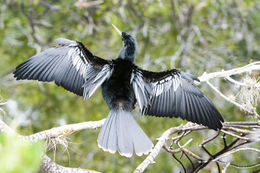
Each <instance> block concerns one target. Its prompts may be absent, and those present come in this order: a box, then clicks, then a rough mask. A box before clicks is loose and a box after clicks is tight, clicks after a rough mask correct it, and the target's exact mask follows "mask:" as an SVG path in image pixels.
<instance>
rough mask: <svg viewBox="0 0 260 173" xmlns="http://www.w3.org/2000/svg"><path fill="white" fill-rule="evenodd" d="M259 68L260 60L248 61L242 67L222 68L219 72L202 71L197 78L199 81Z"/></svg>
mask: <svg viewBox="0 0 260 173" xmlns="http://www.w3.org/2000/svg"><path fill="white" fill-rule="evenodd" d="M257 70H260V61H256V62H253V63H250V64H248V65H245V66H243V67H238V68H234V69H231V70H222V71H220V72H214V73H206V72H205V73H204V74H203V75H202V76H200V77H199V80H200V81H201V82H207V81H209V80H210V79H213V78H219V77H224V78H225V77H229V76H232V75H236V74H241V73H245V72H251V71H257Z"/></svg>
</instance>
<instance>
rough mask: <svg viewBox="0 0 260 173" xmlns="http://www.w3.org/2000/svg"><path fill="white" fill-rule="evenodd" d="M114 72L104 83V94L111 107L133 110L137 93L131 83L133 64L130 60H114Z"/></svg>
mask: <svg viewBox="0 0 260 173" xmlns="http://www.w3.org/2000/svg"><path fill="white" fill-rule="evenodd" d="M113 65H114V66H113V73H112V75H111V77H110V78H109V79H108V80H107V81H105V82H104V83H103V84H102V95H103V97H104V100H105V101H106V103H107V104H108V106H109V108H110V109H115V108H116V109H118V108H119V109H124V110H132V109H133V105H134V102H135V95H134V91H133V87H132V85H131V76H132V70H133V64H132V63H131V62H130V61H127V60H122V59H116V60H114V61H113Z"/></svg>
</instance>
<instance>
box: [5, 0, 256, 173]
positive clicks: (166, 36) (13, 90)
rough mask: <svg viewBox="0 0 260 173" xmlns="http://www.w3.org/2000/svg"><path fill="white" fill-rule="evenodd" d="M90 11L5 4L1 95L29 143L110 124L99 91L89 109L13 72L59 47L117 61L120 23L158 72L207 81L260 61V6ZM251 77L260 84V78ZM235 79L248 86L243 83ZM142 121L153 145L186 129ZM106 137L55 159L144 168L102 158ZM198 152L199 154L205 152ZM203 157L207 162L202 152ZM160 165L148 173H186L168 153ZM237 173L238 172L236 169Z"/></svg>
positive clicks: (73, 5) (230, 117) (119, 4)
mask: <svg viewBox="0 0 260 173" xmlns="http://www.w3.org/2000/svg"><path fill="white" fill-rule="evenodd" d="M81 2H83V3H81ZM90 2H91V1H77V0H71V1H69V0H66V1H64V0H63V1H62V0H57V1H52V0H28V1H20V0H2V1H0V38H1V40H0V57H1V59H0V60H1V63H0V94H1V95H2V96H3V97H4V98H5V99H6V100H7V99H10V100H11V101H9V102H8V106H7V107H6V109H8V111H7V112H10V111H11V110H12V113H10V114H8V115H6V116H4V119H5V121H6V122H11V121H12V120H13V119H18V123H19V126H20V127H21V128H20V129H19V130H20V133H22V134H25V135H26V134H32V133H35V132H39V131H41V130H44V129H49V128H52V127H54V126H59V125H63V124H68V123H76V122H82V121H89V120H99V119H101V118H103V117H105V116H107V114H108V111H109V110H108V108H107V106H106V104H105V102H104V101H103V99H102V97H101V93H100V91H98V92H97V93H95V94H94V95H93V96H92V97H91V98H90V99H89V100H87V101H84V100H83V98H80V97H78V96H75V95H73V94H72V93H69V92H67V91H65V90H64V89H63V88H61V87H57V86H55V85H54V84H53V83H51V84H50V83H49V84H46V83H38V82H31V81H26V82H19V83H18V82H16V81H14V79H13V77H12V75H11V73H12V71H13V70H14V68H15V67H16V66H17V65H18V64H19V63H21V62H22V61H24V60H26V59H27V58H29V57H30V56H32V55H34V54H35V53H38V52H40V51H41V50H44V49H46V48H48V47H50V46H53V45H55V39H56V38H58V37H65V38H68V39H72V40H79V41H82V42H83V43H84V44H85V45H86V46H87V47H88V48H89V49H90V50H91V51H92V52H93V53H94V54H96V55H98V56H100V57H104V58H106V59H112V58H115V57H116V56H117V53H118V52H119V50H120V48H121V47H122V42H121V40H120V37H119V36H118V35H117V33H116V32H114V30H113V28H112V27H111V24H112V23H113V24H115V25H116V26H117V27H118V28H119V29H121V30H123V31H130V32H131V33H132V34H134V35H135V36H136V39H137V42H138V52H137V64H138V65H139V66H141V67H142V68H144V69H149V70H154V71H159V70H165V69H169V68H173V67H176V68H180V69H181V70H183V71H186V72H189V73H193V74H195V75H201V74H202V73H203V72H204V71H207V72H213V71H219V70H221V69H230V68H233V67H237V66H240V65H245V64H247V63H248V62H249V61H250V60H260V54H259V52H260V40H259V39H258V38H260V22H259V21H260V20H259V19H260V2H259V1H258V0H236V1H233V0H227V1H223V0H204V1H198V0H192V1H191V0H189V1H188V0H184V1H178V0H177V1H174V0H169V1H160V0H153V1H138V0H123V1H118V0H107V1H104V2H102V3H101V4H98V5H95V4H94V5H91V4H88V3H90ZM84 3H85V6H84V5H83V4H84ZM86 3H87V7H86ZM251 75H255V78H258V75H259V74H251ZM235 77H236V78H237V79H240V77H241V76H235ZM212 83H214V84H215V85H216V86H218V88H220V89H221V91H223V92H224V93H225V94H227V95H229V93H232V92H238V88H234V87H230V86H231V85H229V83H226V82H225V81H222V80H219V79H216V80H214V81H212ZM201 88H202V90H203V91H204V92H205V93H206V95H207V96H208V97H209V98H211V99H212V100H213V102H214V103H215V105H216V106H217V107H218V109H219V110H220V112H221V113H222V114H223V116H224V118H225V120H227V121H238V120H239V121H243V120H252V119H253V118H252V117H249V116H246V115H245V114H244V113H243V112H241V111H240V110H238V109H237V108H235V107H234V106H233V105H231V104H229V103H227V102H225V101H223V99H222V98H220V97H218V96H217V95H215V94H214V92H212V90H209V89H208V88H207V87H206V85H202V86H201ZM231 97H234V96H231ZM12 101H13V102H15V103H14V104H13V102H12ZM258 109H259V108H258ZM134 114H135V115H136V118H137V119H138V121H139V124H140V125H141V127H142V128H143V129H144V131H145V132H146V133H147V134H148V136H149V137H150V138H151V139H152V140H153V142H155V141H156V138H157V137H159V136H160V135H161V133H162V132H163V131H165V130H166V129H168V128H170V127H173V126H177V125H179V124H181V123H185V121H183V120H180V119H162V118H154V117H140V116H139V115H140V114H139V112H138V110H137V111H135V112H134ZM19 120H20V121H19ZM98 132H99V130H97V131H82V132H80V133H77V134H74V135H72V136H71V139H70V140H69V142H70V144H69V146H68V152H66V151H67V150H64V148H62V147H61V146H58V148H57V149H56V150H55V151H53V150H50V151H49V153H48V154H49V156H52V155H54V153H55V154H56V157H55V158H56V162H57V163H59V164H62V165H64V166H71V167H82V168H89V169H93V170H98V171H103V172H130V171H132V170H133V169H134V168H135V167H136V166H137V165H138V164H139V163H140V162H141V161H142V160H143V159H144V157H133V158H131V159H127V158H122V157H121V156H119V155H118V154H115V155H112V154H110V153H107V152H103V151H102V150H101V149H99V148H98V147H97V142H96V139H97V135H98ZM212 133H213V131H212V130H209V131H203V132H197V133H194V134H192V135H191V137H192V138H193V139H194V141H193V144H199V143H201V142H202V140H203V139H204V138H206V137H208V136H210V135H212ZM187 140H188V139H187ZM227 141H228V142H230V141H231V140H230V139H227ZM221 142H222V140H221V139H218V141H217V142H216V143H214V144H212V145H211V146H209V150H210V151H211V152H214V151H217V150H219V149H221V145H219V144H221ZM190 148H191V149H193V151H196V150H197V148H198V146H195V145H194V146H190ZM196 154H198V155H203V153H202V151H199V150H197V152H196ZM1 158H2V157H1ZM231 159H233V160H235V161H236V162H239V163H241V164H243V165H247V164H249V163H254V162H256V161H259V160H256V159H257V157H248V156H247V155H246V153H238V154H235V155H234V158H231ZM156 163H157V164H154V165H152V166H150V167H149V168H148V172H179V171H180V170H181V167H180V166H179V165H178V164H177V162H175V161H174V159H172V157H171V155H169V154H168V153H166V152H162V153H160V155H159V156H158V157H157V159H156ZM184 163H187V164H188V163H189V162H188V161H187V162H186V161H184ZM256 169H257V168H255V169H251V170H249V171H253V170H256ZM214 171H215V167H214V166H212V167H211V166H208V167H206V168H205V169H204V170H203V171H202V172H214ZM228 171H230V172H232V171H233V172H234V171H237V169H236V168H230V169H228Z"/></svg>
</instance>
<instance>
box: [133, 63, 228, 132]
mask: <svg viewBox="0 0 260 173" xmlns="http://www.w3.org/2000/svg"><path fill="white" fill-rule="evenodd" d="M194 80H198V81H199V79H198V78H196V77H195V76H193V75H191V74H187V73H183V72H180V71H178V70H176V69H173V70H169V71H163V72H150V71H146V70H142V69H140V68H138V67H135V69H134V71H133V76H132V85H133V88H134V92H135V96H136V100H137V102H138V104H139V106H140V109H141V112H142V114H143V115H153V116H157V117H173V116H174V117H180V118H182V119H186V120H188V121H191V122H194V123H197V124H202V125H205V126H208V127H209V128H212V129H215V130H216V129H220V128H221V127H222V124H221V122H223V121H224V120H223V118H222V116H221V114H220V113H219V112H218V111H217V109H216V108H215V106H214V105H213V104H212V102H211V101H210V100H209V99H208V98H207V97H206V96H205V95H204V94H203V93H202V92H201V91H200V89H199V88H197V87H196V86H195V85H194Z"/></svg>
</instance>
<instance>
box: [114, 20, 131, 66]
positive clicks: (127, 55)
mask: <svg viewBox="0 0 260 173" xmlns="http://www.w3.org/2000/svg"><path fill="white" fill-rule="evenodd" d="M112 26H113V27H114V28H115V30H116V31H117V32H118V33H119V34H120V36H121V38H122V41H123V43H124V47H123V48H122V49H121V50H120V52H119V54H118V57H117V58H121V59H127V60H130V61H131V62H134V61H135V48H136V41H135V38H134V37H133V36H132V35H130V34H128V33H126V32H121V31H120V30H119V29H118V28H117V27H116V26H115V25H113V24H112Z"/></svg>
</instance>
